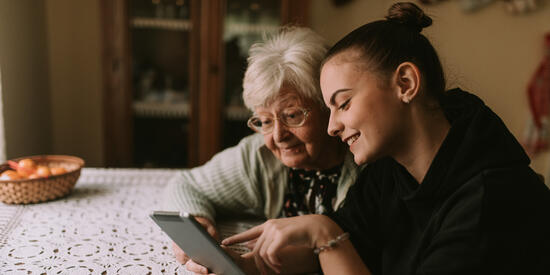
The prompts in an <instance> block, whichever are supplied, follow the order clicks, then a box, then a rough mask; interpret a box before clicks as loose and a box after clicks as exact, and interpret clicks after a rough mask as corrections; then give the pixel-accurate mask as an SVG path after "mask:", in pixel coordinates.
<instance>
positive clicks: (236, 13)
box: [198, 0, 309, 163]
mask: <svg viewBox="0 0 550 275" xmlns="http://www.w3.org/2000/svg"><path fill="white" fill-rule="evenodd" d="M204 3H208V6H205V5H204ZM308 4H309V1H307V0H299V1H296V0H279V1H274V0H226V1H223V0H212V1H204V2H203V9H204V10H203V16H202V20H203V22H202V23H203V26H207V27H206V28H208V29H203V30H201V32H203V33H207V34H208V38H207V41H202V42H201V43H205V44H204V45H203V47H201V48H202V49H203V50H205V52H203V55H202V56H201V60H202V61H206V62H208V63H209V65H205V67H204V68H203V70H201V79H203V81H204V82H203V81H201V84H200V86H201V92H200V95H199V97H200V99H199V101H200V102H202V103H203V104H200V110H199V113H200V114H199V115H200V116H201V121H203V122H202V123H201V124H200V126H199V127H200V128H199V129H198V133H199V136H200V138H199V140H200V142H201V144H200V145H199V147H200V149H199V163H204V162H206V161H208V160H209V159H210V158H211V157H212V156H213V155H214V154H215V153H217V152H218V151H220V150H221V149H224V148H227V147H229V146H233V145H235V144H237V143H238V142H239V140H240V139H242V138H243V137H245V136H247V135H250V134H252V133H253V132H252V130H250V129H249V128H248V127H247V125H246V121H247V120H248V118H249V117H250V115H251V112H250V111H249V110H247V109H246V107H244V104H243V101H242V80H243V76H244V72H245V70H246V66H247V58H248V50H249V49H250V46H252V45H253V44H254V43H256V42H259V41H261V40H262V38H263V36H264V35H265V34H273V33H276V32H277V31H278V29H279V27H280V26H281V25H283V24H288V23H292V24H295V25H306V21H307V11H308ZM206 18H208V19H206ZM203 76H204V78H203Z"/></svg>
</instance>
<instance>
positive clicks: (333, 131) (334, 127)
mask: <svg viewBox="0 0 550 275" xmlns="http://www.w3.org/2000/svg"><path fill="white" fill-rule="evenodd" d="M342 128H343V125H342V124H341V123H340V122H338V120H337V119H335V118H334V113H333V112H330V116H329V118H328V127H327V132H328V134H329V135H331V136H338V135H340V133H341V132H342V130H343V129H342Z"/></svg>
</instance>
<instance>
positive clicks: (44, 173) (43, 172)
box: [34, 165, 52, 178]
mask: <svg viewBox="0 0 550 275" xmlns="http://www.w3.org/2000/svg"><path fill="white" fill-rule="evenodd" d="M34 174H35V175H37V176H38V177H40V178H47V177H49V176H51V175H52V172H50V168H48V166H44V165H38V166H37V167H36V171H35V172H34Z"/></svg>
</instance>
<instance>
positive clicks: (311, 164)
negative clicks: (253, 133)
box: [255, 88, 340, 170]
mask: <svg viewBox="0 0 550 275" xmlns="http://www.w3.org/2000/svg"><path fill="white" fill-rule="evenodd" d="M289 107H299V108H303V109H306V110H308V112H309V113H308V115H307V117H306V120H305V122H304V124H303V125H302V126H300V127H295V128H292V127H288V126H286V125H284V124H283V123H281V122H280V121H279V120H275V121H273V123H274V126H273V130H272V132H271V133H268V134H264V141H265V144H266V146H267V148H269V150H271V152H273V154H274V155H275V156H276V157H277V158H278V159H279V160H280V161H281V162H282V163H283V164H284V165H286V166H288V167H293V168H301V169H314V170H317V169H326V168H329V167H324V166H325V165H331V164H332V163H334V160H332V159H330V157H331V156H334V154H331V153H333V152H334V151H336V150H340V148H338V147H336V146H334V144H336V143H337V142H338V141H336V140H335V139H334V138H333V137H330V136H329V135H327V134H326V132H325V130H326V127H327V118H328V114H327V113H326V112H323V111H321V106H319V104H304V103H303V102H302V101H301V100H299V96H298V94H297V93H296V92H295V91H294V90H293V89H289V88H283V89H282V90H281V92H280V96H279V97H278V98H277V99H276V100H275V101H274V102H273V103H272V104H270V105H269V106H267V107H258V108H256V109H255V113H256V114H257V115H259V116H268V117H276V116H277V115H278V114H281V113H283V112H284V110H285V109H288V108H289Z"/></svg>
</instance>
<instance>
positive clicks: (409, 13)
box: [386, 2, 432, 32]
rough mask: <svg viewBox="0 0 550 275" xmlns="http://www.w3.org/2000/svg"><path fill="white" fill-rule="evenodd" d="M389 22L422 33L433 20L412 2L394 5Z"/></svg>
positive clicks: (388, 16) (389, 12)
mask: <svg viewBox="0 0 550 275" xmlns="http://www.w3.org/2000/svg"><path fill="white" fill-rule="evenodd" d="M386 19H387V20H388V21H392V22H397V23H399V24H403V25H407V26H410V27H411V28H413V29H414V30H416V31H417V32H421V31H422V29H423V28H425V27H428V26H430V25H431V24H432V19H431V18H430V17H429V16H427V15H426V14H424V11H423V10H422V9H420V8H419V7H418V6H417V5H415V4H414V3H411V2H399V3H395V4H393V5H392V6H391V7H390V9H389V10H388V15H387V16H386Z"/></svg>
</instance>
